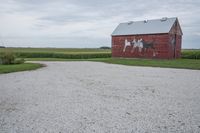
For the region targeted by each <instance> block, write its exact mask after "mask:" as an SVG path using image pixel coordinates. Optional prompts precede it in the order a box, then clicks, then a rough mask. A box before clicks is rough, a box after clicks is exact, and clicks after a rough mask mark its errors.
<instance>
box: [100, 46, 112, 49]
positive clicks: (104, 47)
mask: <svg viewBox="0 0 200 133" xmlns="http://www.w3.org/2000/svg"><path fill="white" fill-rule="evenodd" d="M100 49H111V48H110V47H108V46H102V47H100Z"/></svg>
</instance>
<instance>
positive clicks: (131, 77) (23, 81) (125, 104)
mask: <svg viewBox="0 0 200 133" xmlns="http://www.w3.org/2000/svg"><path fill="white" fill-rule="evenodd" d="M42 63H43V64H46V65H47V67H44V68H41V69H38V70H35V71H26V72H17V73H10V74H1V75H0V133H4V132H5V133H13V132H14V133H15V132H16V133H36V132H38V133H45V132H48V133H54V132H55V133H59V132H61V133H68V132H69V133H71V132H74V133H79V132H80V133H82V132H83V133H90V132H97V133H131V132H132V133H137V132H138V133H144V132H147V133H151V132H153V133H160V132H166V133H167V132H181V133H182V132H185V133H189V132H190V133H191V132H194V133H198V132H200V71H198V70H184V69H168V68H151V67H133V66H123V65H113V64H105V63H98V62H42Z"/></svg>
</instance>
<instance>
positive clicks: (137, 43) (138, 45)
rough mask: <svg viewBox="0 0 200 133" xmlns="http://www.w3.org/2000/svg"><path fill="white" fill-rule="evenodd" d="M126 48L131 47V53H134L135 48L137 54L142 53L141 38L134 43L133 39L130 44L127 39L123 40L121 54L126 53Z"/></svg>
mask: <svg viewBox="0 0 200 133" xmlns="http://www.w3.org/2000/svg"><path fill="white" fill-rule="evenodd" d="M127 46H132V47H133V48H132V50H131V52H134V50H135V48H137V47H138V48H139V52H141V51H142V48H143V42H142V38H141V39H139V40H138V41H136V39H135V38H134V40H133V41H132V42H129V41H128V40H127V39H125V45H124V49H123V52H125V51H126V47H127Z"/></svg>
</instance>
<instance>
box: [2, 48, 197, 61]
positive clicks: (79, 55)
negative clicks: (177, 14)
mask: <svg viewBox="0 0 200 133" xmlns="http://www.w3.org/2000/svg"><path fill="white" fill-rule="evenodd" d="M5 51H11V52H13V53H14V54H15V55H16V56H17V57H20V58H62V59H91V58H110V57H111V50H110V49H98V48H0V53H2V52H5ZM181 58H183V59H200V49H183V50H182V52H181Z"/></svg>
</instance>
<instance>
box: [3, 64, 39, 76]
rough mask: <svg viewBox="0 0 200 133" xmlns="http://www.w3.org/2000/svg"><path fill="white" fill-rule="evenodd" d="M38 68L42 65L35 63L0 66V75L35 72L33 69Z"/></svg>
mask: <svg viewBox="0 0 200 133" xmlns="http://www.w3.org/2000/svg"><path fill="white" fill-rule="evenodd" d="M40 67H43V65H42V64H37V63H24V64H13V65H0V74H1V73H11V72H18V71H27V70H35V69H38V68H40Z"/></svg>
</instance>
